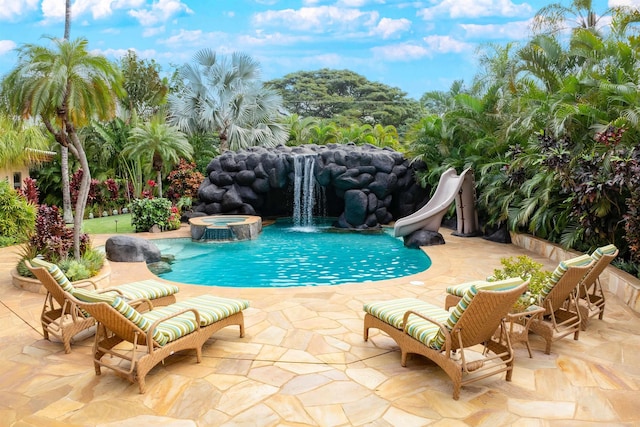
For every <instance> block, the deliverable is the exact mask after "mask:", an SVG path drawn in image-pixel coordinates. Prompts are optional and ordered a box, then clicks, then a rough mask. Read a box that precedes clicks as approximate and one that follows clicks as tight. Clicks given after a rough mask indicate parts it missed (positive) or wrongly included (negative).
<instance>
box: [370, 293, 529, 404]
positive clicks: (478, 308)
mask: <svg viewBox="0 0 640 427" xmlns="http://www.w3.org/2000/svg"><path fill="white" fill-rule="evenodd" d="M526 289H527V282H524V283H521V284H519V285H512V284H499V285H495V286H494V287H485V288H483V289H477V288H476V287H475V286H474V285H471V286H470V287H469V288H468V289H467V291H466V292H465V295H464V296H463V298H462V299H461V300H460V302H459V303H458V304H457V305H456V306H455V307H454V308H453V310H452V311H451V312H449V311H447V310H443V309H442V308H440V307H437V306H435V305H432V304H428V303H426V302H423V301H421V300H418V299H415V298H406V299H399V300H392V301H383V302H375V303H369V304H365V305H364V311H365V312H366V314H365V318H364V340H365V341H367V340H368V339H369V329H370V328H377V329H380V330H381V331H383V332H385V333H387V334H388V335H389V336H390V337H391V338H393V339H394V340H395V342H396V343H397V344H398V346H399V347H400V350H401V353H402V357H401V364H402V366H406V361H407V354H409V353H416V354H420V355H422V356H425V357H427V358H428V359H430V360H432V361H434V362H435V363H436V364H437V365H438V366H440V367H441V368H442V369H443V370H444V371H445V373H446V374H447V375H448V376H449V378H451V380H452V381H453V398H454V399H455V400H458V399H459V397H460V388H461V387H462V386H463V385H466V384H469V383H471V382H474V381H478V380H481V379H484V378H487V377H489V376H492V375H496V374H499V373H502V372H506V380H507V381H511V374H512V370H513V359H514V354H513V349H512V347H511V342H510V339H509V335H508V333H507V332H506V328H505V323H504V317H505V316H506V315H507V313H508V312H509V309H510V308H511V307H512V306H513V304H514V303H515V302H516V300H517V299H518V298H519V297H520V296H521V295H522V293H524V292H525V291H526ZM479 344H480V345H482V352H478V351H474V349H471V347H474V346H476V345H479Z"/></svg>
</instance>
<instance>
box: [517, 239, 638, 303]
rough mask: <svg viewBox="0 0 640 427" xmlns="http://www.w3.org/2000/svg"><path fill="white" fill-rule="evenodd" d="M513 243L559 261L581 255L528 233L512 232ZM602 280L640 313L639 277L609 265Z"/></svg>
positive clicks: (608, 288) (603, 283)
mask: <svg viewBox="0 0 640 427" xmlns="http://www.w3.org/2000/svg"><path fill="white" fill-rule="evenodd" d="M511 243H513V244H514V245H516V246H519V247H521V248H523V249H527V250H529V251H531V252H534V253H537V254H539V255H542V256H544V257H547V258H549V259H550V260H553V261H557V262H560V261H564V260H567V259H569V258H573V257H575V256H576V255H580V253H577V252H572V251H567V250H565V249H562V247H560V246H557V245H554V244H553V243H550V242H547V241H546V240H542V239H539V238H537V237H534V236H531V235H528V234H519V233H511ZM600 282H601V283H602V287H603V289H604V290H605V291H607V292H611V293H612V294H615V295H616V296H617V297H619V298H620V299H621V300H622V301H624V302H625V304H627V305H628V306H629V307H630V308H631V309H632V310H633V311H635V312H636V313H640V280H639V279H638V278H637V277H634V276H632V275H631V274H629V273H626V272H624V271H622V270H620V269H618V268H616V267H613V266H608V267H607V268H606V269H605V270H604V271H603V272H602V274H601V275H600Z"/></svg>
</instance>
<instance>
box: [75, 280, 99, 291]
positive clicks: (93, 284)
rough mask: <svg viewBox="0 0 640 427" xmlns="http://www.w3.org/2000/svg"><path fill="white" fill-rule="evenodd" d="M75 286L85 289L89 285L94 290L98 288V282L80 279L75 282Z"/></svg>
mask: <svg viewBox="0 0 640 427" xmlns="http://www.w3.org/2000/svg"><path fill="white" fill-rule="evenodd" d="M73 286H75V287H76V288H81V289H85V288H89V287H91V288H93V289H94V290H97V289H98V285H97V284H96V282H94V281H93V280H91V279H84V280H79V281H77V282H73Z"/></svg>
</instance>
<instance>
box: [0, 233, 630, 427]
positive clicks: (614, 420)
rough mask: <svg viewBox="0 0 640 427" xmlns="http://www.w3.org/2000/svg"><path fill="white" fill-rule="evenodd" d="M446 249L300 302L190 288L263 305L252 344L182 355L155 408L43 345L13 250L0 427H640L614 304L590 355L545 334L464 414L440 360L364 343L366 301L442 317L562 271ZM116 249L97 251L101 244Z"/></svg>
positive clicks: (1, 299)
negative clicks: (403, 358) (460, 300)
mask: <svg viewBox="0 0 640 427" xmlns="http://www.w3.org/2000/svg"><path fill="white" fill-rule="evenodd" d="M187 233H188V231H187V230H185V229H183V230H181V231H179V232H175V233H173V235H187ZM442 234H443V236H444V237H445V240H446V244H445V245H442V246H434V247H429V248H426V252H427V253H428V254H429V256H430V257H431V259H432V261H433V266H432V267H431V268H430V269H428V270H427V271H425V272H423V273H420V274H417V275H414V276H409V277H405V278H398V279H394V280H388V281H383V282H375V283H362V284H350V285H340V286H320V287H312V288H288V289H252V288H236V289H232V288H222V287H215V286H212V287H203V286H191V285H180V293H179V294H178V298H179V299H183V298H187V297H189V296H194V295H199V294H204V293H211V294H215V295H220V296H227V297H241V298H247V299H249V300H250V301H251V307H250V308H249V309H247V310H246V311H245V326H246V335H245V337H244V338H239V336H238V330H237V328H236V327H230V328H226V329H223V330H221V331H219V332H217V333H216V334H214V336H213V337H212V338H211V339H209V341H208V342H207V343H206V344H205V346H204V349H203V360H202V363H200V364H197V363H196V362H195V354H194V353H193V352H183V353H178V354H175V355H173V356H171V357H170V358H168V359H167V360H166V362H165V363H164V364H161V365H158V366H157V367H156V368H154V369H153V370H152V371H151V372H150V373H149V375H148V376H147V392H146V393H145V394H139V393H138V387H137V385H134V384H131V383H129V382H128V381H126V380H124V379H122V378H119V377H117V376H115V375H114V374H113V373H112V372H109V371H107V370H103V373H102V375H100V376H96V375H95V373H94V369H93V364H92V360H91V346H92V343H93V337H92V336H91V335H90V334H85V335H84V336H80V337H78V338H77V339H76V341H75V342H74V343H73V344H72V352H71V353H70V354H65V353H64V349H63V347H62V344H60V343H57V342H49V341H46V340H44V339H43V336H42V331H41V326H40V323H39V315H40V309H41V306H42V302H43V299H44V295H42V294H35V293H32V292H27V291H23V290H20V289H18V288H16V287H14V286H13V285H12V283H11V276H10V274H9V272H10V270H11V269H12V268H13V267H14V266H15V264H16V261H17V259H18V252H19V251H18V250H17V249H16V248H4V249H0V272H2V274H0V324H1V325H2V328H0V336H1V337H2V342H1V344H0V425H3V426H4V425H6V426H47V427H50V426H101V427H106V426H136V427H138V426H144V425H156V426H236V425H247V426H280V425H288V426H350V425H372V426H403V427H410V426H424V425H430V426H444V425H446V426H456V425H459V426H465V425H468V426H501V425H518V426H578V425H580V426H583V425H609V426H613V425H618V426H632V425H638V423H640V392H639V389H640V317H639V316H638V314H637V313H635V312H633V311H632V310H631V309H629V308H628V307H627V306H626V305H625V304H624V303H623V302H622V301H621V300H620V299H619V298H617V297H616V296H615V295H608V297H609V299H608V300H607V308H606V312H605V317H604V320H598V319H595V320H591V323H590V325H589V328H588V329H587V330H586V331H584V332H581V333H580V340H578V341H574V340H572V339H571V338H565V339H562V340H560V341H558V342H555V343H554V345H553V348H552V353H551V354H550V355H545V354H544V352H543V351H544V342H543V341H542V339H540V338H539V337H536V336H533V335H532V336H531V339H530V341H531V347H532V350H533V358H531V359H530V358H529V357H528V355H527V351H526V348H525V347H524V346H523V345H522V344H518V345H517V347H516V353H517V359H516V361H515V368H514V373H513V380H512V382H506V381H504V376H494V377H492V378H488V379H485V380H482V381H480V382H477V383H474V384H473V385H470V386H465V387H463V388H462V392H461V396H460V400H458V401H455V400H453V399H452V397H451V396H452V385H451V382H450V381H449V380H448V377H447V376H446V375H445V374H444V372H443V371H441V370H440V369H439V368H438V367H437V366H435V365H434V364H432V363H431V362H429V361H428V360H426V359H424V358H421V357H419V356H413V357H410V359H409V361H408V363H407V367H406V368H403V367H402V366H400V352H399V350H398V348H397V346H396V345H395V342H394V341H393V340H391V339H390V338H389V337H388V336H386V335H385V334H383V333H381V332H379V331H377V330H372V331H371V336H370V339H369V341H368V342H364V341H363V338H362V327H363V324H362V320H363V317H364V313H363V311H362V305H363V303H365V302H369V301H374V300H383V299H392V298H404V297H415V298H421V299H424V300H425V301H428V302H431V303H434V304H438V305H440V306H443V304H444V289H445V288H446V287H447V286H448V285H450V284H456V283H461V282H465V281H469V280H474V279H479V278H484V277H486V276H487V275H489V274H490V273H492V271H493V269H494V268H498V267H500V258H501V257H504V256H514V255H520V254H527V255H530V256H532V257H533V258H534V259H536V260H537V261H539V262H542V263H544V264H545V266H546V267H547V268H549V269H552V268H554V267H555V266H556V265H557V262H554V261H550V260H547V259H544V258H541V257H540V256H537V255H535V254H533V253H530V252H527V251H526V250H524V249H521V248H518V247H516V246H514V245H505V244H498V243H492V242H488V241H486V240H483V239H480V238H460V237H455V236H451V235H450V231H448V230H444V231H443V232H442ZM145 236H146V237H162V238H166V237H167V236H168V234H167V233H162V235H156V236H150V235H145ZM106 237H107V236H96V237H95V238H94V244H103V243H104V241H105V239H106ZM284 250H286V249H285V248H283V251H284ZM110 266H111V270H112V276H111V284H112V285H116V284H121V283H124V282H127V281H131V280H137V279H140V278H143V277H148V276H150V273H149V272H148V270H147V269H146V267H145V265H144V264H142V263H134V264H125V263H113V262H112V263H110ZM220 274H224V272H223V271H221V272H220ZM215 279H216V278H215V277H211V284H212V285H215Z"/></svg>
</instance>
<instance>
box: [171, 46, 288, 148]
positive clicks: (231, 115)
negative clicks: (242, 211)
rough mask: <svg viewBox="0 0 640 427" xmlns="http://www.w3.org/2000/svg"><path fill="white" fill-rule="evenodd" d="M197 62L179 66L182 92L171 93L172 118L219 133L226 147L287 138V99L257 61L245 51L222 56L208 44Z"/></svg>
mask: <svg viewBox="0 0 640 427" xmlns="http://www.w3.org/2000/svg"><path fill="white" fill-rule="evenodd" d="M194 61H195V63H194V64H185V65H184V66H182V67H181V68H180V69H179V71H178V75H179V78H180V79H182V81H183V83H184V86H182V91H180V92H178V93H173V94H171V96H169V106H170V111H171V122H172V123H174V124H176V125H177V126H178V127H179V128H180V129H181V130H183V131H185V132H187V133H189V134H194V133H197V132H202V131H204V132H215V133H217V134H218V136H219V138H220V148H221V150H222V151H224V150H227V149H232V150H237V149H240V148H246V147H249V146H254V145H262V146H268V147H269V146H276V145H278V144H284V143H286V142H287V140H288V138H289V131H288V129H287V127H286V125H285V124H283V123H281V122H279V121H278V116H279V114H280V110H281V109H282V98H281V97H280V95H278V94H277V93H276V92H275V91H274V90H273V89H270V88H267V87H264V86H263V85H262V84H261V83H260V82H259V81H258V77H259V67H258V63H257V62H255V61H254V60H253V59H251V58H250V57H249V56H247V55H243V54H240V53H234V54H233V55H232V57H231V60H230V61H229V60H226V59H219V58H218V57H217V56H216V54H215V52H212V51H210V50H208V49H204V50H201V51H199V52H197V53H196V55H195V56H194Z"/></svg>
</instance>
